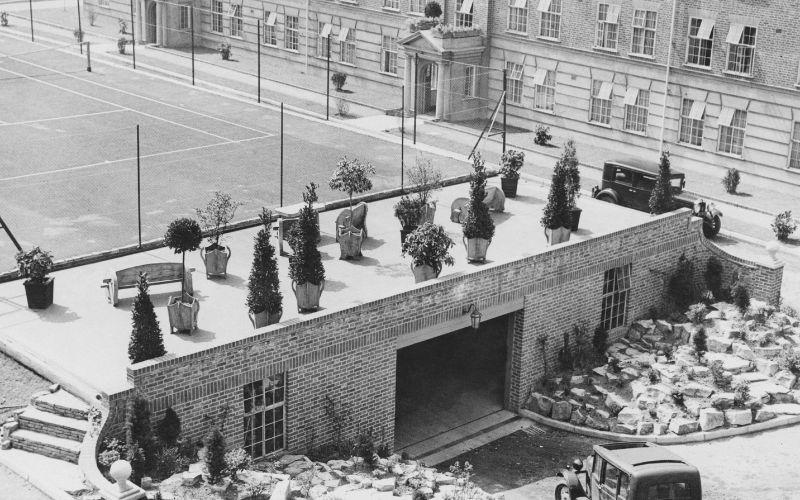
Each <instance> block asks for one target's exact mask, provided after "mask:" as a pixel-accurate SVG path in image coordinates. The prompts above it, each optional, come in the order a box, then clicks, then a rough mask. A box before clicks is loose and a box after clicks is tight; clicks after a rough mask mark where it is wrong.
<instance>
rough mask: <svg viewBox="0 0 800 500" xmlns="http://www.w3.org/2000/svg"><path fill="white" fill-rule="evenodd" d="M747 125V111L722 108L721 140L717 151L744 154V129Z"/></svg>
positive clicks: (720, 120) (720, 119) (720, 121)
mask: <svg viewBox="0 0 800 500" xmlns="http://www.w3.org/2000/svg"><path fill="white" fill-rule="evenodd" d="M746 127H747V111H744V110H742V109H731V108H722V111H721V112H720V118H719V142H718V144H717V151H721V152H723V153H728V154H732V155H738V156H741V155H742V149H744V131H745V128H746Z"/></svg>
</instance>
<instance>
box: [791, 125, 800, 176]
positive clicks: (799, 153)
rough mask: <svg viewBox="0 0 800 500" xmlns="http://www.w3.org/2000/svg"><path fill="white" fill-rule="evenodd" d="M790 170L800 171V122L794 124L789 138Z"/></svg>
mask: <svg viewBox="0 0 800 500" xmlns="http://www.w3.org/2000/svg"><path fill="white" fill-rule="evenodd" d="M789 168H792V169H800V122H792V134H791V135H790V136H789Z"/></svg>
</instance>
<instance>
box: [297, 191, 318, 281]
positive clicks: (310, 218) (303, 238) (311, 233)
mask: <svg viewBox="0 0 800 500" xmlns="http://www.w3.org/2000/svg"><path fill="white" fill-rule="evenodd" d="M303 201H304V202H305V203H306V206H304V207H303V208H302V209H300V216H299V217H298V220H297V223H296V224H295V225H294V226H293V227H292V229H291V230H290V231H289V244H290V245H291V247H292V249H293V250H294V258H292V259H291V260H290V262H289V277H290V278H291V279H292V281H294V282H295V283H296V284H298V285H302V284H305V283H312V284H314V285H319V284H320V283H322V281H323V280H324V279H325V267H324V266H323V264H322V255H321V254H320V253H319V249H318V248H317V241H319V224H318V223H317V217H316V214H315V212H314V209H313V204H314V202H315V201H317V185H316V184H315V183H313V182H312V183H311V184H309V185H308V186H306V192H305V193H303Z"/></svg>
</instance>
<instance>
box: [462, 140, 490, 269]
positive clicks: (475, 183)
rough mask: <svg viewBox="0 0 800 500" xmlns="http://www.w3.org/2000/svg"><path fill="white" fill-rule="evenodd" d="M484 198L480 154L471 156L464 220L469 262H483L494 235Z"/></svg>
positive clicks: (483, 180) (482, 169)
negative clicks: (467, 202) (467, 198)
mask: <svg viewBox="0 0 800 500" xmlns="http://www.w3.org/2000/svg"><path fill="white" fill-rule="evenodd" d="M484 198H486V166H485V164H484V161H483V158H482V157H481V154H480V153H478V152H476V153H475V154H474V155H473V157H472V173H471V174H470V176H469V205H467V219H466V220H465V221H464V225H463V230H464V238H463V240H464V246H465V247H466V249H467V260H468V261H469V262H476V261H480V262H484V261H485V260H486V250H487V249H488V248H489V243H491V241H492V236H494V221H493V220H492V216H491V215H489V207H487V206H486V204H485V203H484V202H483V199H484Z"/></svg>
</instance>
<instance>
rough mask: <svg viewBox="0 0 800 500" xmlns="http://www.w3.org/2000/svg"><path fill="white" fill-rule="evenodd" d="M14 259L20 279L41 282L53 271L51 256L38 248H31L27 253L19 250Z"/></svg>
mask: <svg viewBox="0 0 800 500" xmlns="http://www.w3.org/2000/svg"><path fill="white" fill-rule="evenodd" d="M15 259H16V260H17V271H18V272H19V277H20V278H25V279H29V280H31V281H38V282H42V281H44V280H45V278H47V275H48V274H49V273H50V271H52V270H53V255H52V254H51V253H50V252H48V251H45V250H42V249H41V248H39V247H33V248H32V249H31V250H29V251H27V252H24V251H22V250H20V251H19V252H17V254H16V256H15Z"/></svg>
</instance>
